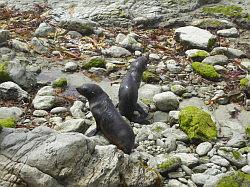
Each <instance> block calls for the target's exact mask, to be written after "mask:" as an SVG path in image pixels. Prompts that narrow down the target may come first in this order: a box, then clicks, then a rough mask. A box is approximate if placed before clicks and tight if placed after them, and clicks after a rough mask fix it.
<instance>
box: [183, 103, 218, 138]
mask: <svg viewBox="0 0 250 187" xmlns="http://www.w3.org/2000/svg"><path fill="white" fill-rule="evenodd" d="M179 124H180V128H181V129H182V130H183V131H184V132H185V133H186V134H187V135H188V137H189V139H190V140H202V141H208V140H212V139H215V138H216V136H217V130H216V125H215V123H214V122H213V120H212V119H211V116H210V115H209V114H208V113H206V112H204V111H203V110H201V109H199V108H197V107H194V106H188V107H186V108H184V109H182V110H181V112H180V115H179Z"/></svg>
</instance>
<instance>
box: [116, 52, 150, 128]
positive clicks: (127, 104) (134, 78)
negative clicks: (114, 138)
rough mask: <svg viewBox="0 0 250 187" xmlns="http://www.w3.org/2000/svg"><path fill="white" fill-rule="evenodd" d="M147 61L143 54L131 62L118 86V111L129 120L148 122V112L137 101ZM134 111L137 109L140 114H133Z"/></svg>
mask: <svg viewBox="0 0 250 187" xmlns="http://www.w3.org/2000/svg"><path fill="white" fill-rule="evenodd" d="M147 62H148V58H147V57H145V56H142V57H139V58H137V59H136V60H135V61H134V62H132V64H131V66H130V69H129V70H128V73H127V74H126V75H125V76H124V78H123V79H122V82H121V85H120V88H119V104H118V108H119V111H120V113H121V115H123V116H125V117H126V118H127V119H128V120H129V121H132V122H136V123H149V122H148V121H147V120H146V117H147V115H148V114H147V113H146V112H145V111H144V110H143V108H142V107H141V106H140V105H139V104H138V103H137V100H138V89H139V87H140V84H141V78H142V74H143V72H144V71H145V70H146V67H147ZM134 111H138V112H139V114H140V115H139V116H136V115H134Z"/></svg>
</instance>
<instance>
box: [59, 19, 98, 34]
mask: <svg viewBox="0 0 250 187" xmlns="http://www.w3.org/2000/svg"><path fill="white" fill-rule="evenodd" d="M60 26H61V27H62V28H64V29H66V30H68V31H77V32H79V33H81V34H82V35H90V34H93V33H94V28H93V26H92V24H91V23H89V22H84V21H83V22H82V21H79V20H63V21H61V22H60Z"/></svg>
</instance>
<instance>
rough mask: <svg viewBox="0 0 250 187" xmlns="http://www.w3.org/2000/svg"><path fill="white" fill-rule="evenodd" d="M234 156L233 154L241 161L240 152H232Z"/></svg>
mask: <svg viewBox="0 0 250 187" xmlns="http://www.w3.org/2000/svg"><path fill="white" fill-rule="evenodd" d="M232 154H233V157H234V158H235V159H240V153H239V152H238V151H234V150H233V151H232Z"/></svg>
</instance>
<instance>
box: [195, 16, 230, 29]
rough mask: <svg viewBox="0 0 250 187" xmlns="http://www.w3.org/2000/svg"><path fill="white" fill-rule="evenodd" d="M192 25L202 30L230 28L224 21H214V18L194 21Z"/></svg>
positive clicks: (228, 23)
mask: <svg viewBox="0 0 250 187" xmlns="http://www.w3.org/2000/svg"><path fill="white" fill-rule="evenodd" d="M193 25H195V26H197V27H200V28H202V29H208V28H210V29H224V28H230V27H232V26H233V25H232V23H230V22H228V21H225V20H220V19H215V18H207V19H202V20H198V21H194V22H193Z"/></svg>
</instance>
